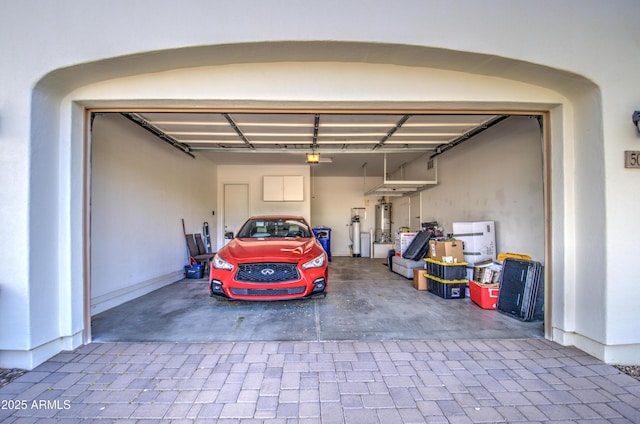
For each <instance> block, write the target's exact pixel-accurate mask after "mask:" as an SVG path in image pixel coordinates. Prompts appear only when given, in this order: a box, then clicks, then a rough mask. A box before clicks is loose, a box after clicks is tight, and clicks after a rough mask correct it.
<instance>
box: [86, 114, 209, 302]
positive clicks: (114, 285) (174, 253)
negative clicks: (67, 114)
mask: <svg viewBox="0 0 640 424" xmlns="http://www.w3.org/2000/svg"><path fill="white" fill-rule="evenodd" d="M91 165H92V166H91V171H92V172H91V184H92V185H91V206H92V208H91V312H92V314H95V313H99V312H101V311H104V310H105V309H108V308H110V307H113V306H115V305H118V304H120V303H122V302H125V301H127V300H130V299H132V298H135V297H137V296H140V295H142V294H145V293H148V292H150V291H152V290H155V289H157V288H159V287H162V286H163V285H166V284H169V283H172V282H175V281H177V280H180V279H182V277H183V271H184V268H183V267H184V266H185V265H186V264H187V263H188V262H187V259H188V254H187V248H186V242H185V239H184V235H183V230H182V223H181V219H184V220H185V229H186V231H187V233H201V232H202V224H203V223H204V222H205V221H207V222H209V223H210V229H211V236H212V239H215V237H216V226H215V225H213V221H212V217H211V211H212V210H214V209H215V205H216V203H217V185H216V165H215V164H214V163H212V162H210V161H209V160H208V159H205V158H203V157H201V156H197V158H196V159H195V160H194V159H193V158H191V157H189V156H187V155H185V154H184V153H182V152H180V151H179V150H176V149H175V148H173V147H171V146H169V145H168V144H166V143H165V142H163V141H162V140H160V139H158V138H157V137H155V136H154V135H152V134H150V133H149V132H147V131H145V130H144V129H142V128H140V127H138V126H136V125H135V124H133V123H132V122H129V121H128V120H127V119H126V118H124V117H122V116H120V115H117V114H109V115H98V116H97V117H96V119H95V121H94V124H93V137H92V163H91Z"/></svg>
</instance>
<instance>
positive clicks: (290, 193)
mask: <svg viewBox="0 0 640 424" xmlns="http://www.w3.org/2000/svg"><path fill="white" fill-rule="evenodd" d="M262 200H264V201H265V202H302V201H303V200H304V180H303V177H302V175H265V176H264V177H263V190H262Z"/></svg>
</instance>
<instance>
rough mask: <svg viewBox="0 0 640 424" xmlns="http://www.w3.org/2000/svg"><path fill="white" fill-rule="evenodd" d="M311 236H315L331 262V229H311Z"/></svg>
mask: <svg viewBox="0 0 640 424" xmlns="http://www.w3.org/2000/svg"><path fill="white" fill-rule="evenodd" d="M313 235H314V236H316V238H317V239H318V241H319V242H320V245H321V246H322V248H323V249H324V251H325V252H326V253H327V257H328V258H329V261H331V228H328V227H315V228H314V229H313Z"/></svg>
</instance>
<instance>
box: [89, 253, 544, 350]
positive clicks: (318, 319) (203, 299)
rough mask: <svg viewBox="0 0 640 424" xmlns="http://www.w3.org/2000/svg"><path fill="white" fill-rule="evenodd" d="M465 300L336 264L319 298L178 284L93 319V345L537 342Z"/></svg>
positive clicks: (529, 332)
mask: <svg viewBox="0 0 640 424" xmlns="http://www.w3.org/2000/svg"><path fill="white" fill-rule="evenodd" d="M543 331H544V329H543V324H542V323H541V322H521V321H519V320H517V319H515V318H513V317H511V316H508V315H504V314H502V313H499V312H496V311H491V310H484V309H481V308H480V307H478V306H477V305H476V304H475V303H473V302H472V301H471V300H470V299H469V298H468V297H467V298H465V299H442V298H440V297H438V296H436V295H434V294H432V293H429V292H426V291H417V290H416V289H414V287H413V280H409V279H406V278H404V277H402V276H400V275H397V274H395V273H392V272H389V271H388V269H387V267H386V260H385V259H370V258H350V257H334V258H333V260H332V262H330V265H329V294H328V295H327V297H326V298H325V299H304V300H292V301H276V302H244V301H225V300H222V301H220V300H216V299H214V298H211V297H209V296H208V291H207V282H206V279H203V280H182V281H179V282H176V283H174V284H171V285H169V286H166V287H164V288H162V289H159V290H156V291H155V292H153V293H150V294H148V295H146V296H143V297H141V298H138V299H135V300H132V301H130V302H127V303H125V304H123V305H120V306H118V307H116V308H113V309H110V310H108V311H105V312H103V313H101V314H98V315H96V316H94V317H93V321H92V335H93V340H94V341H95V342H150V341H153V342H224V341H339V340H357V341H376V340H453V339H465V340H470V339H519V338H542V337H543Z"/></svg>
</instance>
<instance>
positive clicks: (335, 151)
mask: <svg viewBox="0 0 640 424" xmlns="http://www.w3.org/2000/svg"><path fill="white" fill-rule="evenodd" d="M388 146H389V145H387V146H385V148H384V149H378V150H371V149H353V148H350V149H347V148H342V147H337V148H333V149H332V148H324V147H323V148H322V149H319V150H317V151H318V152H319V153H322V154H338V153H340V154H342V153H344V154H349V153H360V154H384V153H428V152H434V151H435V149H434V148H428V149H427V148H424V147H421V148H411V147H388ZM191 150H192V151H194V152H195V151H209V152H215V151H219V152H227V153H279V154H287V153H291V154H300V155H304V154H306V153H309V148H308V147H301V148H297V147H294V148H291V147H289V148H260V149H249V148H247V147H218V146H208V147H204V146H203V147H193V146H191Z"/></svg>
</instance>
